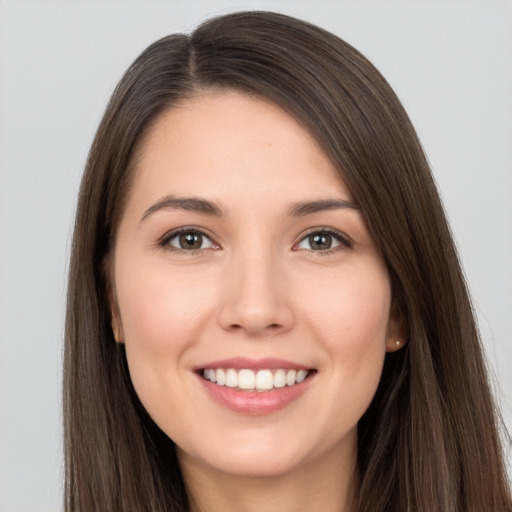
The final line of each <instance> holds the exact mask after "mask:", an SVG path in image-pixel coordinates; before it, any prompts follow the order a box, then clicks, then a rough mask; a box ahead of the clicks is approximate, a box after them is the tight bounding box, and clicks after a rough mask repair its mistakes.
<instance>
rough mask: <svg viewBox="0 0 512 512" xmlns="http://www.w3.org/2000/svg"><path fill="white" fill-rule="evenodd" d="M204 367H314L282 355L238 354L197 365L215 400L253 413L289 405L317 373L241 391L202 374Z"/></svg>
mask: <svg viewBox="0 0 512 512" xmlns="http://www.w3.org/2000/svg"><path fill="white" fill-rule="evenodd" d="M204 368H234V369H237V370H241V369H244V368H247V369H250V370H262V369H268V370H276V369H279V368H282V369H294V370H308V369H311V368H310V367H309V368H308V367H307V366H304V365H301V364H297V363H293V362H291V361H285V360H283V359H275V358H267V359H258V360H255V359H248V358H244V357H237V358H231V359H224V360H219V361H212V362H208V363H206V364H204V365H201V366H198V367H196V368H195V369H194V371H195V372H196V374H197V377H198V379H199V381H200V382H201V384H202V385H203V386H204V389H205V390H206V392H207V393H208V395H209V396H210V397H211V398H212V399H213V400H214V401H216V402H217V403H219V404H220V405H222V406H224V407H227V408H228V409H230V410H232V411H234V412H237V413H240V414H248V415H253V416H257V415H264V414H270V413H272V412H275V411H278V410H280V409H282V408H284V407H286V406H287V405H288V404H290V403H291V402H293V401H294V400H296V399H298V398H299V397H300V396H301V395H302V394H304V393H305V392H306V391H307V389H308V387H309V385H310V384H311V381H313V380H314V377H315V375H310V376H309V377H308V378H306V380H304V381H302V382H300V383H299V384H295V385H293V386H285V387H283V388H274V389H272V390H270V391H241V390H237V389H234V388H230V387H228V386H219V385H217V384H214V383H213V382H210V381H209V380H207V379H205V378H203V377H202V375H201V372H200V370H202V369H204Z"/></svg>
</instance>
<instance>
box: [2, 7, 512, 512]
mask: <svg viewBox="0 0 512 512" xmlns="http://www.w3.org/2000/svg"><path fill="white" fill-rule="evenodd" d="M241 8H262V9H271V10H278V11H281V12H285V13H288V14H292V15H295V16H298V17H302V18H304V19H307V20H309V21H312V22H314V23H317V24H319V25H321V26H323V27H325V28H327V29H329V30H331V31H333V32H335V33H337V34H338V35H340V36H341V37H343V38H344V39H346V40H347V41H348V42H350V43H352V44H353V45H354V46H356V47H357V48H358V49H359V50H361V51H362V52H363V53H365V54H366V55H367V56H368V57H369V58H370V60H372V61H373V62H374V63H375V64H376V65H377V67H378V68H379V69H380V70H381V71H382V72H383V74H384V75H385V76H386V77H387V78H388V80H389V81H390V83H391V84H392V86H393V87H394V88H395V89H396V91H397V92H398V95H399V96H400V98H401V99H402V101H403V103H404V105H405V107H406V109H407V110H408V112H409V114H410V116H411V118H412V120H413V122H414V124H415V126H416V128H417V130H418V132H419V135H420V138H421V140H422V141H423V144H424V147H425V150H426V152H427V154H428V156H429V159H430V161H431V163H432V166H433V169H434V172H435V175H436V178H437V180H438V183H439V186H440V189H441V193H442V196H443V199H444V201H445V205H446V209H447V211H448V214H449V217H450V220H451V224H452V228H453V231H454V234H455V238H456V241H457V244H458V247H459V249H460V253H461V257H462V260H463V265H464V269H465V272H466V275H467V279H468V282H469V285H470V288H471V290H472V293H473V297H474V304H475V308H476V311H477V314H478V318H479V322H480V327H481V330H482V334H483V339H484V343H485V348H486V351H487V353H488V358H489V364H490V367H491V371H492V374H493V378H494V382H495V388H496V393H497V396H499V397H500V399H501V400H502V402H503V411H504V417H505V421H506V423H507V425H508V428H509V430H511V427H512V405H511V404H512V372H511V371H510V367H511V365H512V344H511V337H512V336H511V335H512V266H511V262H512V201H511V198H512V172H511V171H512V149H511V148H512V144H511V141H512V94H511V91H512V57H511V56H512V22H511V20H512V3H511V2H509V1H506V0H502V1H489V0H481V1H479V2H470V1H469V2H468V1H465V0H463V1H446V0H444V1H439V0H438V1H435V0H434V1H430V2H418V1H410V0H403V1H380V2H368V1H360V2H357V3H356V2H349V1H339V2H325V1H318V0H315V1H311V2H310V1H293V2H292V1H291V0H290V1H272V2H263V1H260V2H257V1H232V2H228V1H214V0H212V1H208V2H201V1H195V2H186V1H177V0H174V1H171V0H167V1H144V2H143V1H131V2H130V1H113V2H106V1H103V2H100V1H89V2H85V1H66V2H64V1H45V0H41V1H38V2H35V1H34V2H28V1H23V0H13V1H7V0H5V1H3V2H2V1H0V511H1V512H21V511H23V512H29V511H33V512H43V511H46V512H50V511H58V510H61V506H60V500H61V490H60V486H61V482H60V474H61V463H62V462H61V444H60V443H61V441H60V439H61V429H60V402H61V398H60V378H61V377H60V373H61V350H62V330H63V321H62V320H63V315H64V297H65V280H66V277H65V276H66V265H67V253H68V248H69V241H70V236H71V226H72V216H73V211H74V206H75V199H76V192H77V188H78V183H79V179H80V174H81V171H82V169H83V166H84V163H85V158H86V154H87V150H88V147H89V145H90V142H91V139H92V136H93V133H94V130H95V128H96V126H97V124H98V122H99V119H100V117H101V114H102V111H103V109H104V107H105V104H106V102H107V99H108V97H109V95H110V93H111V91H112V89H113V87H114V85H115V84H116V82H117V80H118V79H119V78H120V76H121V73H122V72H123V71H124V69H125V68H126V67H127V66H128V64H129V63H130V62H131V61H132V60H133V58H135V56H136V55H137V54H138V53H139V52H140V51H141V50H142V49H143V48H144V47H145V46H147V45H148V44H149V43H151V42H152V41H153V40H154V39H156V38H158V37H160V36H163V35H165V34H168V33H172V32H177V31H179V32H183V31H188V30H190V29H191V28H192V27H194V26H195V25H196V24H197V23H198V22H200V21H201V20H204V19H206V18H208V17H209V16H211V15H213V14H219V13H224V12H229V11H231V10H235V9H241Z"/></svg>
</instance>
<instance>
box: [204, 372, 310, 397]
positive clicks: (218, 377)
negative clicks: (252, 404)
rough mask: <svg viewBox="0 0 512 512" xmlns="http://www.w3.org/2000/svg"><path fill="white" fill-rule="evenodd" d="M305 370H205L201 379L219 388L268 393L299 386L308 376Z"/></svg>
mask: <svg viewBox="0 0 512 512" xmlns="http://www.w3.org/2000/svg"><path fill="white" fill-rule="evenodd" d="M308 373H309V372H308V371H307V370H284V369H278V370H275V371H274V372H272V370H259V371H257V372H254V371H253V370H249V369H243V370H235V369H234V368H227V369H222V368H219V369H217V370H214V369H210V368H206V369H205V370H203V377H204V378H205V379H206V380H209V381H210V382H213V383H216V384H217V385H219V386H227V387H230V388H238V389H243V390H254V389H255V390H257V391H268V390H270V389H273V388H284V387H285V386H293V385H295V384H299V383H300V382H302V381H303V380H304V379H305V378H306V377H307V376H308Z"/></svg>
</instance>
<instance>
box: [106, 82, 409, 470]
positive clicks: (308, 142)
mask: <svg viewBox="0 0 512 512" xmlns="http://www.w3.org/2000/svg"><path fill="white" fill-rule="evenodd" d="M113 262H114V264H113V310H114V311H115V313H114V316H113V320H112V323H113V328H114V332H115V334H116V338H117V341H118V342H120V343H125V345H126V354H127V359H128V364H129V369H130V374H131V378H132V380H133V384H134V386H135V389H136V391H137V393H138V396H139V397H140V400H141V402H142V403H143V405H144V406H145V408H146V409H147V411H148V413H149V414H150V415H151V417H152V418H153V419H154V421H155V422H156V423H157V424H158V425H159V427H160V428H161V429H162V430H163V431H164V432H165V433H166V434H167V435H168V436H169V437H170V438H171V439H173V440H174V441H175V443H176V445H177V447H178V454H179V457H180V460H181V461H182V464H189V465H191V466H194V467H198V468H201V467H203V468H210V469H212V468H213V469H214V470H216V471H221V472H224V473H236V474H244V475H277V474H284V473H287V472H293V471H294V470H296V469H298V468H301V467H306V466H308V465H314V464H321V463H322V462H323V461H325V460H327V458H332V457H333V456H335V457H337V458H343V457H345V458H347V457H355V450H356V443H357V437H356V426H357V422H358V420H359V419H360V418H361V416H362V414H363V413H364V411H365V410H366V408H367V407H368V405H369V404H370V401H371V400H372V397H373V395H374V393H375V391H376V388H377V385H378V382H379V378H380V375H381V371H382V365H383V361H384V357H385V352H386V350H393V349H394V347H395V340H396V339H397V338H399V337H400V336H401V331H402V329H401V325H400V322H399V320H398V319H397V318H394V315H392V314H390V310H391V309H392V308H391V302H392V301H391V288H390V280H389V276H388V272H387V270H386V266H385V264H384V262H383V259H382V257H381V255H380V254H379V252H378V251H377V250H376V248H375V245H374V242H373V241H372V239H371V237H370V235H369V232H368V230H367V228H366V226H365V223H364V221H363V218H362V216H361V214H360V212H359V211H358V209H357V207H356V205H355V204H354V202H353V200H352V198H351V196H350V193H349V191H348V190H347V188H346V186H345V184H344V183H343V181H342V179H341V178H340V175H339V174H338V173H337V171H336V170H335V168H334V167H333V165H332V163H331V162H330V161H329V159H328V158H327V157H326V156H325V155H324V153H323V152H322V151H321V150H320V149H319V147H318V146H317V144H316V143H315V141H314V140H313V139H312V137H311V136H310V135H309V134H308V133H307V132H306V131H305V130H304V129H303V128H302V127H301V126H300V125H299V124H298V123H297V122H296V121H295V120H294V119H293V118H291V117H290V116H289V115H287V114H286V113H285V112H284V111H283V110H281V109H280V108H279V107H277V106H275V105H273V104H270V103H267V102H265V101H263V100H258V99H254V98H249V97H247V96H243V95H240V94H237V93H234V92H230V93H226V92H224V93H218V94H213V93H211V94H205V95H202V96H199V97H197V98H195V99H193V100H190V101H188V102H186V103H183V104H181V105H179V106H178V107H176V108H173V109H171V110H169V111H167V112H166V113H165V114H163V115H162V116H161V117H160V118H159V119H158V120H157V122H156V123H155V124H154V125H153V127H152V129H151V130H150V132H149V134H148V136H147V139H146V141H145V143H144V146H143V150H142V153H141V158H140V159H139V161H138V164H137V168H136V171H135V179H134V182H133V184H132V188H131V191H130V194H129V196H128V198H127V205H126V210H125V212H124V215H123V217H122V219H121V222H120V225H119V229H118V233H117V241H116V246H115V251H114V258H113Z"/></svg>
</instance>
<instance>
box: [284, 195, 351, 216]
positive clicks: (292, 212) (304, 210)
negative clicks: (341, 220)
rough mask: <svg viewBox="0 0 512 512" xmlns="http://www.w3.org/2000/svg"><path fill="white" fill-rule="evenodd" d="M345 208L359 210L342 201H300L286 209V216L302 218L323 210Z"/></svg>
mask: <svg viewBox="0 0 512 512" xmlns="http://www.w3.org/2000/svg"><path fill="white" fill-rule="evenodd" d="M345 208H348V209H350V210H359V208H358V207H357V206H356V205H355V204H354V203H351V202H350V201H346V200H344V199H320V200H318V201H301V202H299V203H294V204H292V206H291V207H290V208H289V209H288V215H289V216H290V217H303V216H305V215H311V214H312V213H317V212H322V211H325V210H339V209H345Z"/></svg>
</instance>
